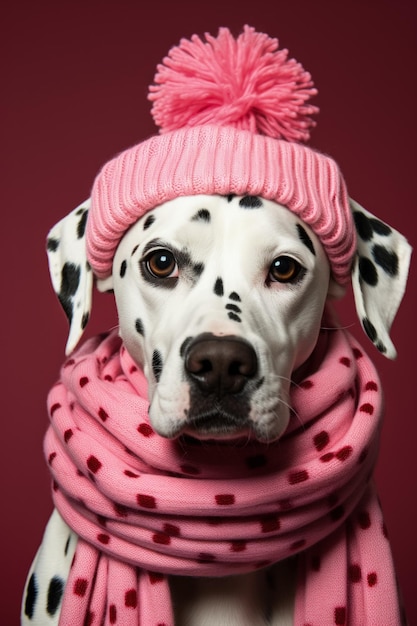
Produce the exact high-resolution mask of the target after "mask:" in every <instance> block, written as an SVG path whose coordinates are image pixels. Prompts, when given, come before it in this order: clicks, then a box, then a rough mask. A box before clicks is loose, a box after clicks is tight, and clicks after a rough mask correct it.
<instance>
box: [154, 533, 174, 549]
mask: <svg viewBox="0 0 417 626" xmlns="http://www.w3.org/2000/svg"><path fill="white" fill-rule="evenodd" d="M152 541H153V542H154V543H159V544H160V545H161V546H169V544H170V543H171V537H170V536H169V535H167V534H166V533H154V534H153V535H152Z"/></svg>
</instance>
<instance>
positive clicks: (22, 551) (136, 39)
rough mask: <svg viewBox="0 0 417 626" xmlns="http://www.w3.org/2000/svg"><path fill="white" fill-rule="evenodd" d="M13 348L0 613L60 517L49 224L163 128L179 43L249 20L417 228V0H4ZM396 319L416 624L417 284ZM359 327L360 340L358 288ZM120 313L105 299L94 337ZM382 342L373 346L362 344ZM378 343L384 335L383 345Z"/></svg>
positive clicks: (393, 503)
mask: <svg viewBox="0 0 417 626" xmlns="http://www.w3.org/2000/svg"><path fill="white" fill-rule="evenodd" d="M1 22H2V26H3V33H2V35H1V38H0V39H1V46H2V51H1V60H2V65H3V68H4V72H3V76H4V78H3V80H2V97H1V103H2V122H3V124H2V125H3V127H4V131H3V140H2V145H3V146H4V148H5V150H4V152H3V154H2V157H3V163H2V174H3V176H2V183H1V191H2V195H3V199H2V203H1V211H2V218H1V219H2V272H1V274H2V306H1V312H2V316H3V318H4V319H3V320H2V323H1V328H2V344H3V346H4V347H5V348H6V354H5V357H4V358H3V359H2V371H1V380H2V383H3V384H4V390H3V396H4V398H5V401H6V402H5V404H3V411H2V423H1V442H2V443H1V454H0V459H1V463H2V468H1V478H2V482H3V484H2V490H1V501H2V507H1V510H2V512H1V520H2V529H1V535H0V536H1V541H2V546H1V552H0V554H1V557H2V563H3V565H2V571H3V576H2V584H1V586H0V589H1V595H2V598H1V602H0V607H1V608H0V622H1V623H2V624H5V625H6V624H7V626H14V625H15V624H17V623H18V613H19V605H20V594H21V589H22V586H23V583H24V579H25V575H26V572H27V569H28V567H29V564H30V562H31V559H32V557H33V555H34V552H35V550H36V548H37V546H38V544H39V541H40V539H41V534H42V530H43V527H44V524H45V522H46V520H47V518H48V516H49V514H50V511H51V499H50V494H49V479H48V475H47V471H46V469H45V464H44V460H43V457H42V438H43V434H44V432H45V429H46V426H47V420H46V412H45V397H46V393H47V390H48V388H49V386H50V385H51V384H52V383H53V382H54V380H55V378H56V376H57V373H58V367H59V365H60V363H61V361H62V358H63V349H64V343H65V340H66V330H67V326H66V321H65V319H64V316H63V313H62V312H61V310H60V308H59V305H58V304H57V302H56V299H55V296H54V294H53V291H52V288H51V287H50V284H49V277H48V271H47V264H46V257H45V254H44V239H45V235H46V233H47V231H48V229H49V228H50V227H51V226H52V225H53V224H54V223H55V222H56V221H57V220H58V219H59V218H61V217H62V216H63V215H65V214H66V213H67V212H69V211H70V210H71V209H72V208H73V207H75V206H76V204H78V203H79V202H80V201H81V200H83V199H84V198H86V197H87V196H88V195H89V190H90V186H91V183H92V180H93V177H94V176H95V174H96V172H97V170H98V169H99V168H100V166H101V165H102V164H103V163H104V162H105V161H106V160H107V159H108V158H110V157H111V156H113V155H114V154H115V153H117V152H119V151H120V150H122V149H124V148H125V147H127V146H129V145H131V144H133V143H135V142H137V141H139V140H141V139H144V138H145V137H147V136H148V135H149V134H152V133H154V132H155V129H154V126H153V123H152V120H151V118H150V115H149V108H150V107H149V103H148V102H147V99H146V95H147V85H148V84H149V83H150V82H151V81H152V78H153V74H154V69H155V66H156V64H157V63H158V62H159V61H160V60H161V59H162V57H163V56H164V55H165V54H166V52H167V51H168V49H169V48H170V46H171V45H173V44H176V43H177V42H178V41H179V39H180V38H181V37H183V36H185V37H189V36H190V35H192V34H193V33H194V32H196V33H198V34H200V35H201V34H203V33H204V32H205V31H210V32H212V33H213V34H215V33H216V32H217V28H218V27H219V26H221V25H225V26H229V27H230V28H231V29H232V30H233V31H234V32H235V33H238V32H239V31H240V29H241V27H242V25H243V24H245V23H249V24H251V25H253V26H255V27H256V28H257V29H258V30H263V31H265V32H268V33H269V34H270V35H274V36H277V37H278V38H279V39H280V43H281V46H283V47H288V48H289V49H290V52H291V55H293V56H294V57H295V58H297V59H298V60H300V61H301V62H302V63H303V64H304V66H305V67H306V68H307V69H308V70H309V71H311V73H312V75H313V77H314V79H315V82H316V85H317V86H318V88H319V91H320V96H319V98H318V99H317V103H318V104H319V106H320V107H321V114H320V116H319V120H318V121H319V124H318V128H317V129H316V130H315V131H314V133H313V138H312V144H313V145H315V146H316V147H317V148H319V149H321V150H323V151H325V152H328V153H330V154H331V155H332V156H334V157H335V158H336V160H337V161H338V162H339V163H340V165H341V167H342V170H343V172H344V174H345V177H346V179H347V181H348V185H349V189H350V194H351V195H352V196H353V197H354V198H356V199H357V200H358V201H359V202H360V203H362V204H363V205H364V206H365V207H367V208H368V209H369V210H370V211H372V212H373V213H375V214H377V215H378V216H379V217H381V218H382V219H384V220H386V221H388V222H390V223H391V224H393V225H394V226H396V227H397V228H398V229H400V230H401V231H402V232H403V233H405V234H406V235H407V236H408V238H409V239H410V241H411V243H413V242H414V244H415V240H416V236H415V226H416V215H415V210H416V203H415V197H416V187H415V183H416V178H417V176H416V158H415V147H416V145H417V141H416V140H417V137H416V123H415V110H416V89H415V81H416V69H417V68H416V65H417V64H416V60H417V52H416V41H417V39H416V10H415V3H414V2H413V1H412V0H410V1H406V0H367V1H366V0H350V1H349V2H344V3H342V2H335V1H334V0H328V1H326V0H316V1H315V2H312V1H311V0H291V1H287V2H283V1H280V0H275V1H274V2H271V0H250V1H249V0H229V1H227V0H211V1H208V2H198V1H197V0H193V1H192V0H190V1H188V0H178V2H174V1H167V2H165V1H163V0H162V1H159V2H147V3H146V4H145V3H142V2H140V1H139V0H137V1H133V0H131V1H128V0H120V1H116V0H114V1H112V2H111V1H109V2H106V1H105V0H84V1H72V2H66V1H61V2H56V1H54V2H46V1H42V0H38V2H30V1H26V2H24V1H23V0H20V1H19V0H16V2H15V3H14V4H13V5H12V4H11V3H10V4H9V5H8V6H5V5H3V7H2V9H1ZM415 276H416V272H415V268H414V270H413V269H412V271H411V277H410V281H409V287H408V291H407V295H406V298H405V300H404V302H403V305H402V308H401V310H400V313H399V315H398V318H397V320H396V323H395V325H394V331H393V335H394V340H395V343H396V345H397V348H398V351H399V357H398V359H397V361H396V362H388V361H385V360H384V359H383V358H382V357H380V356H379V355H378V354H376V351H373V349H372V347H371V345H370V344H369V351H370V352H371V353H372V354H373V355H374V357H375V361H376V362H377V365H378V366H379V369H380V372H381V375H382V379H383V382H384V385H385V390H386V396H387V401H386V405H387V416H386V422H385V430H384V434H383V440H382V448H381V455H380V461H379V465H378V469H377V481H378V485H379V492H380V495H381V499H382V503H383V507H384V510H385V515H386V521H387V524H388V528H389V531H390V536H391V540H392V547H393V551H394V555H395V560H396V562H397V568H398V574H399V579H400V583H401V586H402V589H403V593H404V596H405V601H406V607H407V611H408V614H409V619H410V623H411V624H415V623H417V597H416V593H415V581H416V579H417V545H416V527H417V504H416V490H415V483H416V481H415V475H416V470H417V449H416V437H417V419H416V417H417V415H416V399H415V395H414V393H415V391H416V387H417V384H416V383H415V378H416V365H415V327H414V323H415V318H416V312H417V311H416V295H417V294H416V291H417V290H416V286H415ZM341 310H342V314H343V321H344V322H345V323H346V325H349V326H351V327H352V329H353V331H354V332H355V333H356V334H357V335H358V336H361V337H362V335H361V331H360V329H359V324H358V322H357V320H356V317H355V314H354V311H353V308H352V305H351V303H350V297H349V298H348V301H347V304H346V305H343V306H342V307H341ZM114 323H115V315H114V311H113V307H112V300H111V297H110V296H98V297H96V300H95V310H94V312H93V319H92V323H91V327H90V329H89V334H91V333H92V332H97V331H100V330H105V329H106V328H107V327H108V326H110V325H112V324H114ZM363 341H364V342H366V340H365V339H364V340H363ZM367 345H368V344H367Z"/></svg>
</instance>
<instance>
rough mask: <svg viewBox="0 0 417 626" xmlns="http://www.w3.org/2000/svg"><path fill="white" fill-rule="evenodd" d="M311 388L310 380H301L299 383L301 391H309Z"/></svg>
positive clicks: (311, 382)
mask: <svg viewBox="0 0 417 626" xmlns="http://www.w3.org/2000/svg"><path fill="white" fill-rule="evenodd" d="M313 386H314V383H313V381H312V380H308V379H307V380H303V381H302V382H301V383H300V387H301V389H311V388H312V387H313Z"/></svg>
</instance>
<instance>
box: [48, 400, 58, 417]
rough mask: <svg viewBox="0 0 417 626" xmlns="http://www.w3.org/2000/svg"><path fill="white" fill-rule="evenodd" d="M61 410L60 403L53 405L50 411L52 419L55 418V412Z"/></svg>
mask: <svg viewBox="0 0 417 626" xmlns="http://www.w3.org/2000/svg"><path fill="white" fill-rule="evenodd" d="M60 408H61V405H60V403H59V402H55V404H53V405H52V406H51V409H50V411H49V415H50V416H51V417H53V416H54V413H55V411H57V410H58V409H60Z"/></svg>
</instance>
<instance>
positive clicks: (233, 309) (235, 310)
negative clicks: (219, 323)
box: [226, 304, 242, 313]
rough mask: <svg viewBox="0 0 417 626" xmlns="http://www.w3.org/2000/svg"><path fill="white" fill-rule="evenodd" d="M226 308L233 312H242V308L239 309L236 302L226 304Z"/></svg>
mask: <svg viewBox="0 0 417 626" xmlns="http://www.w3.org/2000/svg"><path fill="white" fill-rule="evenodd" d="M226 309H227V310H228V311H234V312H235V313H242V310H241V309H239V307H238V306H236V304H226Z"/></svg>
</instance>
